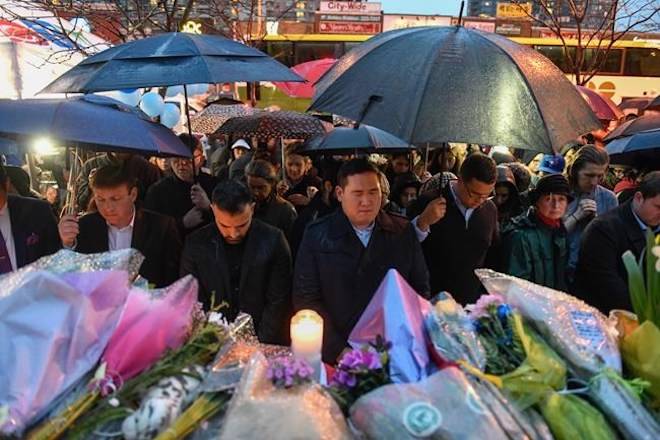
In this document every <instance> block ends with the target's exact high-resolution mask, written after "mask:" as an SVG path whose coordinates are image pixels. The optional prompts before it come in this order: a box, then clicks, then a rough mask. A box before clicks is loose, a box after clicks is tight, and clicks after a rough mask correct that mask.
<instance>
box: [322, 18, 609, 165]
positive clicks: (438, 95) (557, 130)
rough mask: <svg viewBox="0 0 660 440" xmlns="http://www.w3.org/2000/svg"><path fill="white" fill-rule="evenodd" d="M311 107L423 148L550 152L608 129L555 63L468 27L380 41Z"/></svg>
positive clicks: (340, 65) (331, 74)
mask: <svg viewBox="0 0 660 440" xmlns="http://www.w3.org/2000/svg"><path fill="white" fill-rule="evenodd" d="M393 62H395V63H396V67H395V68H393V67H392V63H393ZM369 104H370V105H369ZM311 108H313V109H316V110H319V111H326V112H331V113H336V114H339V115H342V116H345V117H349V118H352V119H355V120H358V121H360V122H362V123H365V124H369V125H373V126H376V127H378V128H381V129H383V130H386V131H388V132H390V133H392V134H394V135H396V136H398V137H400V138H401V139H404V140H406V141H409V142H411V143H413V144H424V143H427V142H431V143H433V142H436V143H437V142H467V143H479V144H483V145H507V146H511V147H516V148H524V149H530V150H536V151H541V152H548V153H552V152H555V151H557V150H559V149H560V148H561V146H562V145H564V144H566V143H567V142H569V141H571V140H573V139H575V138H576V137H578V136H579V135H581V134H584V133H587V132H589V131H591V130H594V129H596V128H599V127H600V123H599V121H598V119H597V118H596V116H595V115H594V114H593V112H592V111H591V109H590V108H589V106H588V105H587V103H586V102H585V101H584V100H583V99H582V97H581V96H580V94H579V93H578V91H577V90H576V89H575V86H574V85H573V84H571V82H570V81H568V80H567V79H566V77H565V76H564V74H563V73H562V72H561V71H560V70H559V69H558V68H557V67H556V66H555V65H554V64H552V62H550V61H549V60H548V59H547V58H545V57H543V56H542V55H540V54H539V53H537V52H535V51H534V50H532V49H530V48H527V47H524V46H521V45H518V44H516V43H514V42H512V41H511V40H509V39H508V38H505V37H502V36H499V35H496V34H492V33H487V32H479V31H476V30H471V29H465V28H462V27H422V28H409V29H401V30H395V31H390V32H385V33H383V34H380V35H377V36H375V37H373V38H371V39H370V40H368V41H366V42H364V43H362V44H361V45H360V46H358V47H356V48H355V49H353V50H351V51H350V52H349V53H347V54H346V55H345V56H344V57H342V58H341V59H340V60H339V61H338V62H337V64H336V65H335V66H334V67H333V68H332V69H330V70H329V71H328V73H326V74H325V76H323V77H322V78H321V79H320V80H319V82H318V83H317V84H316V94H315V96H314V101H313V102H312V105H311Z"/></svg>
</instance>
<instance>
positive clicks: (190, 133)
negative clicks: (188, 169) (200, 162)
mask: <svg viewBox="0 0 660 440" xmlns="http://www.w3.org/2000/svg"><path fill="white" fill-rule="evenodd" d="M183 96H184V99H185V101H186V102H185V104H184V105H185V107H186V120H187V122H186V125H187V126H188V135H190V139H191V140H192V139H194V138H193V134H192V123H191V122H190V109H189V108H188V87H187V86H186V85H185V84H184V85H183ZM191 154H192V167H193V183H197V170H196V169H195V152H194V151H192V152H191Z"/></svg>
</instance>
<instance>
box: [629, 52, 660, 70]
mask: <svg viewBox="0 0 660 440" xmlns="http://www.w3.org/2000/svg"><path fill="white" fill-rule="evenodd" d="M623 74H624V75H630V76H655V77H660V49H626V63H625V65H624V67H623Z"/></svg>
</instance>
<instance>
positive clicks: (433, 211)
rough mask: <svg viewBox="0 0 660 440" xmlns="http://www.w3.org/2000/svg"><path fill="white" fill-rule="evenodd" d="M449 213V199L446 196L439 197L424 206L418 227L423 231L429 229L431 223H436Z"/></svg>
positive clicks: (418, 220)
mask: <svg viewBox="0 0 660 440" xmlns="http://www.w3.org/2000/svg"><path fill="white" fill-rule="evenodd" d="M446 213H447V201H446V200H445V198H444V197H438V198H437V199H433V200H431V202H430V203H429V204H428V205H427V206H426V208H424V211H423V212H422V213H421V214H420V216H419V218H418V219H417V227H418V228H419V229H421V230H422V231H425V232H426V231H428V230H429V227H430V226H431V225H434V224H436V223H437V222H439V221H440V220H442V219H443V218H444V217H445V214H446Z"/></svg>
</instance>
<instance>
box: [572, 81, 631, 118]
mask: <svg viewBox="0 0 660 440" xmlns="http://www.w3.org/2000/svg"><path fill="white" fill-rule="evenodd" d="M576 87H577V89H578V90H579V91H580V94H581V95H582V97H583V98H584V100H585V101H587V104H589V107H591V110H592V111H593V112H594V113H595V114H596V117H597V118H598V119H601V120H604V121H618V120H619V119H621V118H623V117H624V116H625V115H624V114H623V111H621V109H619V107H617V106H616V104H615V103H614V102H612V100H611V99H610V98H608V97H607V96H605V95H602V94H600V93H598V92H597V91H595V90H592V89H590V88H589V87H585V86H576Z"/></svg>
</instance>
